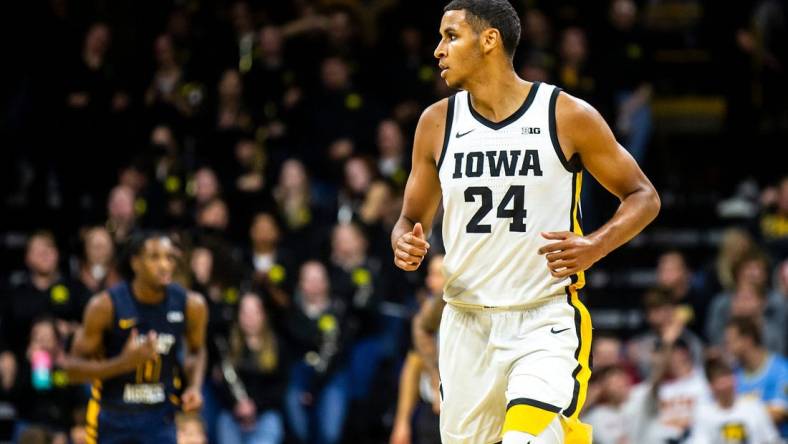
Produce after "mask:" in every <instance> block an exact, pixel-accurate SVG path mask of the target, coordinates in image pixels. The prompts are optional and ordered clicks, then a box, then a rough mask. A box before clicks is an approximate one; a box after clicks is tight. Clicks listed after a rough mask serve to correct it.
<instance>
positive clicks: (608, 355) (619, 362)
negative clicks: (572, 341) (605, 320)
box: [584, 331, 640, 411]
mask: <svg viewBox="0 0 788 444" xmlns="http://www.w3.org/2000/svg"><path fill="white" fill-rule="evenodd" d="M591 355H592V356H593V357H594V367H595V368H600V369H604V368H606V367H612V366H615V367H616V368H618V369H620V370H622V371H624V372H626V374H627V375H628V376H629V379H630V381H632V382H639V377H640V375H639V372H638V369H637V368H636V367H635V365H634V364H633V363H632V362H630V361H629V359H628V358H627V356H626V352H625V347H624V343H623V342H622V340H621V338H620V337H619V336H618V335H615V334H613V333H610V332H605V331H600V332H596V331H595V332H594V341H593V342H592V343H591ZM603 391H604V383H603V382H602V380H601V379H594V378H592V381H590V382H589V385H588V391H587V393H586V402H585V407H584V409H586V410H589V411H590V410H591V409H592V408H594V406H595V405H596V403H597V402H600V401H601V400H602V399H603Z"/></svg>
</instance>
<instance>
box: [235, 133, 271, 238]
mask: <svg viewBox="0 0 788 444" xmlns="http://www.w3.org/2000/svg"><path fill="white" fill-rule="evenodd" d="M233 151H234V157H235V160H234V161H233V163H232V165H231V166H230V170H229V174H228V175H227V178H226V180H227V181H228V182H227V184H226V185H225V187H224V189H225V190H227V201H228V205H229V207H230V209H231V211H232V215H233V224H232V225H231V232H233V233H246V232H247V231H248V230H249V226H250V223H251V222H252V216H254V214H255V213H256V212H258V211H260V210H261V209H263V208H267V207H268V203H269V199H268V183H267V180H268V179H267V177H266V175H265V171H266V163H267V159H266V153H265V151H264V150H263V147H262V145H260V144H259V143H257V142H256V141H254V140H253V139H251V138H246V137H243V138H241V139H240V140H238V142H237V143H236V144H235V146H234V147H233ZM237 240H238V241H244V240H245V239H240V238H239V239H237Z"/></svg>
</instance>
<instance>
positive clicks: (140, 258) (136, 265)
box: [132, 237, 175, 288]
mask: <svg viewBox="0 0 788 444" xmlns="http://www.w3.org/2000/svg"><path fill="white" fill-rule="evenodd" d="M132 267H133V269H134V274H135V276H136V277H137V278H139V279H141V280H142V281H143V282H145V283H147V284H148V285H150V286H153V287H160V288H163V287H164V286H166V285H168V284H170V283H171V282H172V275H173V273H174V272H175V247H174V246H173V245H172V241H170V240H169V239H167V238H166V237H165V238H156V239H148V240H147V241H145V245H144V247H143V248H142V251H141V252H140V254H139V255H137V256H136V257H134V259H133V260H132Z"/></svg>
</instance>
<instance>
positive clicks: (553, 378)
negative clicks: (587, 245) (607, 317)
mask: <svg viewBox="0 0 788 444" xmlns="http://www.w3.org/2000/svg"><path fill="white" fill-rule="evenodd" d="M575 303H577V304H579V300H577V299H576V297H573V295H572V294H570V295H569V296H568V297H567V298H566V299H564V300H563V301H557V302H554V303H550V304H548V305H545V306H543V307H540V308H537V309H534V310H530V311H528V312H523V313H521V314H519V315H518V314H517V313H511V314H510V313H507V314H502V315H504V316H502V318H501V322H500V325H496V326H495V327H494V335H495V336H496V337H497V342H498V343H499V344H500V346H499V350H498V351H497V353H498V354H499V355H501V356H502V358H501V359H503V360H505V359H510V362H511V363H512V364H511V369H510V372H509V378H508V385H507V391H506V398H507V412H506V420H505V422H504V427H503V433H504V436H505V434H506V433H507V432H510V431H512V432H521V433H524V434H527V435H531V436H532V437H534V438H533V439H536V438H537V437H538V438H540V439H546V440H547V439H550V435H551V434H552V432H550V433H548V435H547V436H542V435H543V432H545V431H546V430H548V429H552V430H559V429H560V430H561V431H562V432H563V434H562V435H561V436H562V437H561V441H559V442H564V441H565V442H567V443H570V442H572V443H578V444H579V443H590V437H587V436H586V435H585V432H586V431H587V430H586V429H585V427H582V425H581V424H580V423H579V421H577V420H576V418H577V414H578V413H579V411H580V408H581V407H582V404H583V402H584V400H585V394H586V390H587V384H588V376H590V369H589V367H588V357H589V356H588V355H589V350H590V345H591V344H590V341H591V327H590V320H589V319H588V316H587V311H585V308H584V307H582V306H581V305H575ZM507 335H508V338H509V339H508V340H507V339H506V337H507ZM523 338H527V339H526V340H524V339H523ZM563 435H565V437H564V436H563ZM533 439H532V440H533ZM525 442H528V441H527V440H526V441H525ZM536 442H540V441H533V443H536ZM545 442H550V441H549V440H548V441H545ZM533 443H532V444H533Z"/></svg>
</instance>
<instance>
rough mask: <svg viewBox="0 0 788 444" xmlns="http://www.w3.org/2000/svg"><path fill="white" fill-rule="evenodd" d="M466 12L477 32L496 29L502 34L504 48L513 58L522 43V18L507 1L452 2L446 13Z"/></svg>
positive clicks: (447, 6) (468, 0) (458, 0)
mask: <svg viewBox="0 0 788 444" xmlns="http://www.w3.org/2000/svg"><path fill="white" fill-rule="evenodd" d="M459 10H465V12H466V19H467V20H468V23H469V24H470V25H471V28H473V30H474V31H476V32H481V31H483V30H484V29H486V28H495V29H497V30H498V32H500V33H501V39H502V40H503V48H504V50H505V51H506V53H507V54H508V55H509V56H510V57H512V56H513V55H514V51H515V50H516V49H517V45H518V44H519V43H520V17H519V16H518V15H517V11H515V10H514V7H512V5H511V3H509V2H508V1H507V0H452V1H451V2H450V3H449V4H448V5H446V6H445V7H444V8H443V12H446V11H459Z"/></svg>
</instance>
